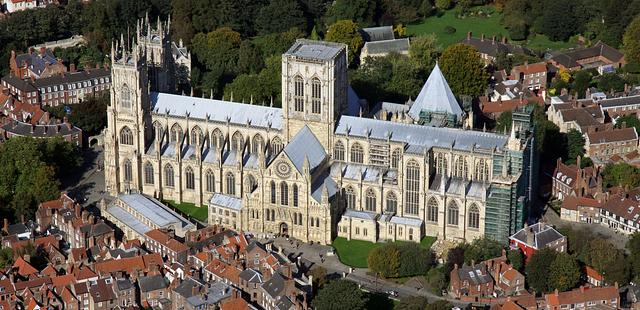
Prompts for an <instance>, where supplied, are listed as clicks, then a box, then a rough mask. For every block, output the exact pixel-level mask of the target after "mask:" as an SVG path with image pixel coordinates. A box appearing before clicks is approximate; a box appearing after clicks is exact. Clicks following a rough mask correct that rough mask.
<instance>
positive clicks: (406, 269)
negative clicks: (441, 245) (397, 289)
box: [398, 242, 434, 277]
mask: <svg viewBox="0 0 640 310" xmlns="http://www.w3.org/2000/svg"><path fill="white" fill-rule="evenodd" d="M398 249H399V250H400V266H399V268H398V275H399V276H401V277H408V276H416V275H425V274H427V271H428V270H429V268H431V265H433V262H434V255H433V252H431V250H429V249H425V248H423V247H421V246H420V244H418V243H414V242H407V243H401V244H399V245H398Z"/></svg>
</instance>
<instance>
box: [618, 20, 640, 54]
mask: <svg viewBox="0 0 640 310" xmlns="http://www.w3.org/2000/svg"><path fill="white" fill-rule="evenodd" d="M622 44H623V46H624V58H625V60H626V61H628V62H630V63H636V64H640V16H636V17H635V18H634V19H633V21H632V22H631V23H630V24H629V25H628V26H627V28H626V30H625V31H624V37H623V38H622Z"/></svg>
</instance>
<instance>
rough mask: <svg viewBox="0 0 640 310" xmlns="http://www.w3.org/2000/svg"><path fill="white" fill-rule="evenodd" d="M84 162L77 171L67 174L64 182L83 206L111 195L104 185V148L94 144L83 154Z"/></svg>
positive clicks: (66, 187)
mask: <svg viewBox="0 0 640 310" xmlns="http://www.w3.org/2000/svg"><path fill="white" fill-rule="evenodd" d="M82 157H83V159H84V162H83V164H82V167H80V169H78V170H77V171H76V172H75V173H71V174H69V175H67V176H66V177H65V178H64V180H63V184H65V185H66V186H65V190H66V191H67V192H68V193H69V195H70V196H71V197H72V198H74V199H76V200H77V201H78V202H81V203H82V205H83V206H92V205H95V204H96V203H97V202H99V201H100V199H102V198H105V197H106V198H108V197H110V196H109V195H107V194H106V193H105V185H104V169H99V168H100V167H102V166H104V150H103V149H102V147H100V146H94V147H92V148H89V149H87V150H85V151H84V152H83V154H82Z"/></svg>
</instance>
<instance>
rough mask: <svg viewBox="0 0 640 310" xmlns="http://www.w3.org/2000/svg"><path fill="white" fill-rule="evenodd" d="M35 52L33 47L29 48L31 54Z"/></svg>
mask: <svg viewBox="0 0 640 310" xmlns="http://www.w3.org/2000/svg"><path fill="white" fill-rule="evenodd" d="M31 54H33V47H30V48H29V55H31Z"/></svg>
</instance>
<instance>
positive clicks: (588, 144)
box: [584, 127, 638, 160]
mask: <svg viewBox="0 0 640 310" xmlns="http://www.w3.org/2000/svg"><path fill="white" fill-rule="evenodd" d="M584 148H585V149H586V156H588V157H591V158H594V159H601V160H603V159H609V158H611V156H613V155H618V156H624V155H625V154H627V153H630V152H633V151H637V150H638V133H637V132H636V129H635V127H629V128H621V129H614V130H608V131H597V132H589V133H587V134H586V137H585V143H584Z"/></svg>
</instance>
